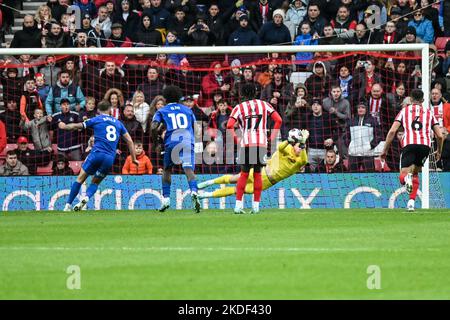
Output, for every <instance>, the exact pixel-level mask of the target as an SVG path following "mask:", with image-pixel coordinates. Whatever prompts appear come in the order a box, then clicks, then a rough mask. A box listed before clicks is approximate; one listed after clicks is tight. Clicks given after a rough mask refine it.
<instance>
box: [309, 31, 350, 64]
mask: <svg viewBox="0 0 450 320" xmlns="http://www.w3.org/2000/svg"><path fill="white" fill-rule="evenodd" d="M321 33H322V34H323V36H322V37H321V38H320V39H319V45H321V46H323V45H337V44H344V40H342V38H340V37H338V35H337V33H336V31H334V27H333V26H332V25H331V24H330V23H326V24H325V25H324V27H323V31H322V32H321ZM316 37H317V36H316ZM347 39H348V38H347ZM316 56H322V57H324V58H329V57H331V56H332V53H331V52H330V53H320V52H318V53H316Z"/></svg>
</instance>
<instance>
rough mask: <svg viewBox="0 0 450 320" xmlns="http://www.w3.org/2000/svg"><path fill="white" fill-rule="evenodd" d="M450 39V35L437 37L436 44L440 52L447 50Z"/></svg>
mask: <svg viewBox="0 0 450 320" xmlns="http://www.w3.org/2000/svg"><path fill="white" fill-rule="evenodd" d="M449 40H450V37H438V38H436V41H435V45H436V48H437V50H438V53H443V52H444V51H445V45H446V44H447V41H449Z"/></svg>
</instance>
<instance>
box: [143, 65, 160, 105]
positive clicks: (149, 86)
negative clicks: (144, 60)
mask: <svg viewBox="0 0 450 320" xmlns="http://www.w3.org/2000/svg"><path fill="white" fill-rule="evenodd" d="M163 87H164V81H163V80H162V79H161V78H160V77H159V73H158V69H157V68H156V67H153V66H150V67H149V68H148V69H147V80H146V81H145V82H143V83H141V84H140V85H139V86H138V88H137V89H138V90H140V91H142V92H143V93H144V96H145V102H147V103H148V104H150V103H151V102H152V100H153V99H154V98H155V97H156V96H157V95H160V94H162V89H163Z"/></svg>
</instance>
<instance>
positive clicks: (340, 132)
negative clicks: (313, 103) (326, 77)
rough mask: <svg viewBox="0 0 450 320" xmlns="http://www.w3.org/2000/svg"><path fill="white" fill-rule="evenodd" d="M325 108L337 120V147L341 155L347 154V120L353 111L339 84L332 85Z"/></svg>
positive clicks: (324, 100)
mask: <svg viewBox="0 0 450 320" xmlns="http://www.w3.org/2000/svg"><path fill="white" fill-rule="evenodd" d="M322 106H323V109H324V110H325V111H328V113H329V114H330V115H331V117H332V119H333V121H335V122H336V125H335V129H336V133H335V136H337V137H338V140H337V141H336V143H337V147H338V149H339V152H340V154H341V155H344V156H345V155H347V150H346V145H345V143H344V139H345V135H346V127H347V122H348V121H349V120H350V117H351V111H350V103H349V102H348V100H347V99H345V98H344V97H343V96H342V89H341V86H340V85H339V84H335V85H333V86H331V93H330V95H329V97H327V98H325V99H323V104H322Z"/></svg>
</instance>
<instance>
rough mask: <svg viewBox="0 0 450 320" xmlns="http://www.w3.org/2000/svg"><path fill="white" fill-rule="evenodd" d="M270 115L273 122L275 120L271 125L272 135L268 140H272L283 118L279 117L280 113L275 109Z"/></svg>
mask: <svg viewBox="0 0 450 320" xmlns="http://www.w3.org/2000/svg"><path fill="white" fill-rule="evenodd" d="M270 117H271V118H272V120H273V122H275V124H274V125H273V130H272V135H271V137H270V140H271V141H273V140H275V138H276V137H277V135H278V131H279V130H280V128H281V124H282V123H283V120H282V119H281V117H280V114H279V113H278V112H276V111H274V112H272V114H271V115H270Z"/></svg>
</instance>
